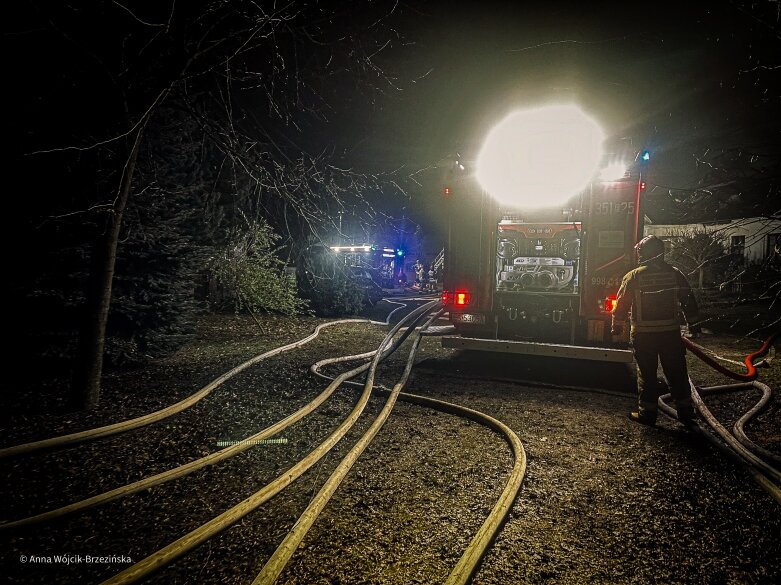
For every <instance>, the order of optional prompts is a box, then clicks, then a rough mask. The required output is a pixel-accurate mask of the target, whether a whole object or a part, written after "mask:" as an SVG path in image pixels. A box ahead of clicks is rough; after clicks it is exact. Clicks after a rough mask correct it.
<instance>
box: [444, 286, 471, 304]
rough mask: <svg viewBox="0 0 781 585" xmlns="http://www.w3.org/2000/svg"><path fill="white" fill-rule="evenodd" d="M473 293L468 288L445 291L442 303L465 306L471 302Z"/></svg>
mask: <svg viewBox="0 0 781 585" xmlns="http://www.w3.org/2000/svg"><path fill="white" fill-rule="evenodd" d="M471 297H472V295H471V294H470V293H469V291H466V290H457V291H455V292H453V291H448V290H446V291H443V292H442V303H443V304H445V305H455V306H457V307H465V306H467V305H468V304H469V301H470V300H471Z"/></svg>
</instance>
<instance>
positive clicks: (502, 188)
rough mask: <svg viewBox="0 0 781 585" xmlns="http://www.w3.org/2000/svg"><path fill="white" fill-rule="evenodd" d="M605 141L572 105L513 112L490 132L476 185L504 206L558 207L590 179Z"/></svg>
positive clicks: (600, 133)
mask: <svg viewBox="0 0 781 585" xmlns="http://www.w3.org/2000/svg"><path fill="white" fill-rule="evenodd" d="M604 138H605V135H604V133H603V131H602V129H601V128H600V127H599V124H597V123H596V121H594V119H593V118H591V117H589V116H588V115H586V114H585V113H584V112H583V111H582V110H581V109H580V108H578V107H576V106H573V105H556V106H545V107H541V108H536V109H529V110H521V111H517V112H514V113H512V114H510V115H509V116H507V117H506V118H505V119H504V120H502V121H501V122H500V123H499V124H498V125H496V126H495V127H494V128H493V129H492V130H491V131H490V132H489V134H488V136H487V138H486V140H485V142H484V143H483V148H482V150H481V151H480V154H479V155H478V157H477V180H478V181H479V183H480V185H481V186H482V187H483V189H485V190H486V191H488V193H490V194H491V196H492V197H494V198H495V199H496V200H497V201H498V202H499V203H501V204H503V205H507V206H512V207H524V208H539V207H551V206H557V205H561V204H563V203H565V202H566V201H567V200H568V199H569V198H570V197H572V196H573V195H576V194H577V193H579V192H580V191H582V190H583V189H585V188H586V187H587V186H588V184H589V182H590V181H591V180H592V179H593V178H594V175H595V174H596V172H597V170H598V168H599V162H600V160H601V158H602V143H603V141H604Z"/></svg>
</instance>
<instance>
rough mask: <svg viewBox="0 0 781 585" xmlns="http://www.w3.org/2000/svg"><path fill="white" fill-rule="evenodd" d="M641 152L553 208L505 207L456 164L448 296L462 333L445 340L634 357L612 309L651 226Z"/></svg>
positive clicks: (451, 182) (449, 192)
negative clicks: (614, 326) (615, 329)
mask: <svg viewBox="0 0 781 585" xmlns="http://www.w3.org/2000/svg"><path fill="white" fill-rule="evenodd" d="M642 159H643V156H640V157H637V162H635V163H633V164H630V165H627V166H625V167H622V169H621V172H619V173H618V175H617V176H615V175H614V176H609V175H606V174H605V173H604V172H603V174H602V176H601V178H598V179H596V180H594V181H592V182H591V183H590V184H589V185H588V186H587V187H586V189H585V190H583V191H582V192H580V193H578V194H577V195H575V196H574V197H571V198H570V199H569V200H568V201H567V203H566V204H565V205H564V206H561V205H559V206H557V207H552V208H547V209H546V208H539V207H535V208H533V209H524V208H523V207H517V208H512V209H511V208H507V207H504V206H502V205H501V204H499V203H497V202H496V201H495V200H494V198H492V197H491V195H490V194H489V193H487V192H486V191H485V190H484V189H483V188H482V187H481V186H480V185H479V184H478V182H477V181H476V179H475V177H474V174H473V173H471V172H469V169H468V168H465V166H464V165H463V164H462V163H460V162H459V163H456V164H455V165H453V166H452V168H451V172H450V175H449V177H448V178H447V181H446V187H445V199H446V203H445V205H446V213H447V214H448V223H449V230H448V231H449V233H448V237H447V241H446V245H445V273H444V282H443V294H442V299H443V303H444V305H445V307H446V308H447V309H448V311H449V315H450V321H451V322H452V324H453V325H454V326H455V329H456V332H457V334H458V335H454V336H448V337H445V338H443V345H444V346H446V347H454V348H463V349H477V350H488V351H502V352H515V353H524V354H532V355H548V356H560V357H569V358H578V359H593V360H606V361H618V362H629V361H631V359H632V356H631V353H630V352H629V351H628V350H627V343H628V339H627V338H626V337H623V338H621V339H616V338H614V337H612V336H611V334H610V318H611V311H612V309H613V307H614V304H615V298H616V292H617V291H618V287H619V285H620V283H621V278H622V277H623V275H624V274H626V272H627V271H629V270H630V269H631V268H632V264H633V261H634V254H633V249H634V246H635V244H636V242H637V241H638V240H639V239H640V238H641V237H642V233H643V215H642V212H641V208H640V202H641V194H642V192H643V190H644V183H643V178H642V176H641V172H640V171H641V168H642V164H643V161H642ZM605 170H607V169H605ZM610 171H612V172H613V173H615V168H614V167H612V166H611V167H610Z"/></svg>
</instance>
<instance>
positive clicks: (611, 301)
mask: <svg viewBox="0 0 781 585" xmlns="http://www.w3.org/2000/svg"><path fill="white" fill-rule="evenodd" d="M617 304H618V298H617V297H616V295H608V296H607V298H606V299H605V311H606V312H608V313H612V312H613V311H615V310H616V305H617Z"/></svg>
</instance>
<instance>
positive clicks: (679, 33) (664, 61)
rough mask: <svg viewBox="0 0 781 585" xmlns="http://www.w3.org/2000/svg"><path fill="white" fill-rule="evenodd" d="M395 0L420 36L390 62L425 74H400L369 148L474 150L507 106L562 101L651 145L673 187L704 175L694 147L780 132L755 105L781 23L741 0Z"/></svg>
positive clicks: (396, 156) (412, 36)
mask: <svg viewBox="0 0 781 585" xmlns="http://www.w3.org/2000/svg"><path fill="white" fill-rule="evenodd" d="M397 11H398V12H397V14H396V15H395V17H396V18H398V19H399V21H400V22H401V23H402V28H401V29H400V30H401V32H402V33H403V34H404V35H405V36H406V37H407V38H408V39H409V40H410V41H414V42H415V45H414V46H412V47H406V48H405V50H401V51H399V52H398V53H395V54H392V55H391V56H389V57H388V59H387V64H388V66H389V67H390V68H391V70H395V71H399V72H401V77H402V79H404V78H406V79H407V80H409V79H411V78H415V77H418V76H423V75H425V76H424V77H422V78H420V79H418V80H417V81H415V82H414V83H410V82H409V81H407V82H406V85H404V82H403V81H402V82H400V83H401V84H402V85H404V89H403V90H401V91H391V92H389V99H387V100H385V101H384V102H383V103H382V109H381V110H380V111H375V112H372V113H371V114H370V116H369V118H368V119H366V120H365V121H359V123H358V124H356V125H355V127H354V131H355V133H356V134H355V135H354V136H355V138H356V142H357V143H358V146H357V148H356V149H355V151H354V153H355V154H356V156H357V157H358V159H364V160H367V159H368V160H373V161H380V160H381V161H383V162H384V163H385V164H384V166H385V165H387V167H388V168H391V167H395V166H398V165H399V164H407V165H409V168H412V169H414V168H419V167H422V166H426V165H429V164H432V163H435V162H436V161H437V160H439V159H441V158H442V157H444V156H446V155H448V154H453V153H454V152H460V153H461V155H462V156H466V157H467V158H470V157H472V156H474V155H475V154H476V152H477V150H478V149H479V146H480V142H481V140H482V138H483V136H484V135H485V134H486V133H487V131H488V130H489V128H490V127H491V126H492V124H493V123H494V122H496V121H498V120H499V119H501V118H502V117H504V115H506V114H507V113H508V112H510V111H512V110H513V109H517V108H522V107H526V106H533V105H537V104H545V103H548V102H551V101H561V100H565V101H571V102H576V103H578V104H580V105H582V106H583V107H584V109H586V110H587V111H589V112H590V113H592V115H593V116H594V117H595V118H596V119H598V120H599V121H600V122H601V123H602V124H603V126H604V127H605V129H606V132H607V133H608V134H609V135H613V136H631V137H632V138H633V141H634V144H635V146H636V148H637V149H641V148H643V147H645V146H647V147H649V148H650V149H651V151H652V152H653V153H654V163H655V164H654V168H653V171H652V173H653V174H652V176H651V177H650V182H651V183H653V184H659V185H664V186H667V187H681V188H687V187H693V186H694V184H695V181H696V178H697V169H696V164H695V160H694V156H693V155H694V154H702V153H703V152H704V151H705V150H706V149H707V148H710V149H711V151H713V150H715V149H719V148H723V147H730V146H734V145H736V144H740V145H743V146H747V145H752V146H753V145H756V144H757V143H763V142H765V143H766V142H768V141H775V143H776V144H777V143H778V139H777V136H778V134H777V132H775V134H772V133H771V134H767V135H762V134H761V132H760V130H762V131H764V130H767V129H768V128H767V124H766V120H764V119H763V116H767V109H764V110H763V109H762V108H761V107H759V108H758V107H757V106H758V104H759V102H760V100H759V99H758V97H757V96H758V95H759V94H760V89H761V88H762V86H763V84H766V85H765V87H767V86H768V85H770V84H772V79H770V80H768V78H767V76H765V77H762V73H768V71H767V70H765V69H764V66H773V65H777V64H778V63H777V61H778V54H779V53H780V52H781V51H779V47H780V46H781V43H779V40H778V36H777V30H778V29H777V28H776V31H773V30H771V29H768V27H767V26H766V25H763V24H762V23H759V22H757V21H756V20H754V19H753V17H752V16H751V15H749V14H747V13H746V12H743V11H741V10H740V6H739V4H732V3H729V2H722V3H718V2H716V3H707V4H704V3H694V4H692V3H683V2H677V3H664V2H654V3H626V2H623V3H618V2H613V3H605V2H601V3H584V2H581V3H563V2H536V3H535V2H505V3H491V2H489V3H468V4H467V3H461V4H453V3H437V2H435V3H430V2H425V3H414V2H410V3H406V4H400V5H399V7H398V8H397ZM773 50H775V52H776V54H775V55H774V54H773V52H772V51H773ZM757 66H760V68H759V69H757V70H755V71H754V72H752V73H749V74H742V75H741V74H740V71H741V70H746V69H751V68H754V67H757ZM770 72H771V73H772V70H771V71H770ZM426 73H428V74H427V75H426ZM776 77H777V75H776ZM758 88H759V89H758ZM774 99H776V100H777V99H778V97H777V94H776V96H775V98H774ZM361 122H362V123H361ZM435 176H436V173H429V174H428V180H427V181H425V179H424V181H425V182H424V188H423V189H421V190H420V192H419V193H418V194H417V195H416V196H415V197H414V198H413V199H414V200H413V202H411V205H410V210H411V212H412V214H413V216H415V217H416V218H417V219H419V220H421V221H422V222H423V223H424V224H426V223H427V222H428V221H429V220H430V219H431V218H432V216H435V215H436V212H435V211H433V210H434V209H435V207H436V201H435V200H434V201H432V198H436V197H437V196H438V190H437V187H436V181H435ZM418 178H421V177H420V176H419V177H418Z"/></svg>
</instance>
